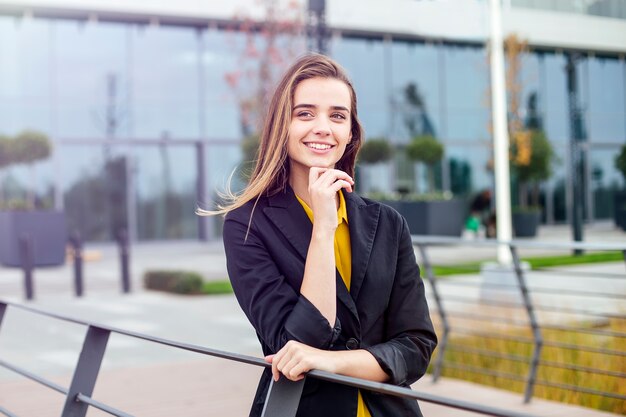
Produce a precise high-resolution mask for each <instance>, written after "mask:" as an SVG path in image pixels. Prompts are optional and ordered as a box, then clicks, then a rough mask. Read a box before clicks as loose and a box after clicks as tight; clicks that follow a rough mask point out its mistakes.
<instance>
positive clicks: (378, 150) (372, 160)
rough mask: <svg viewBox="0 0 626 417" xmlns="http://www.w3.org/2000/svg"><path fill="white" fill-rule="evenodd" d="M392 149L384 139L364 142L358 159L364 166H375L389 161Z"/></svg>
mask: <svg viewBox="0 0 626 417" xmlns="http://www.w3.org/2000/svg"><path fill="white" fill-rule="evenodd" d="M392 154H393V149H392V148H391V145H390V144H389V141H387V140H386V139H384V138H373V139H369V140H366V141H365V143H363V146H361V149H360V150H359V156H358V159H359V161H360V162H362V163H364V164H377V163H379V162H385V161H388V160H389V159H391V156H392Z"/></svg>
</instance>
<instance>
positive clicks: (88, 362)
mask: <svg viewBox="0 0 626 417" xmlns="http://www.w3.org/2000/svg"><path fill="white" fill-rule="evenodd" d="M110 333H111V332H110V331H109V330H104V329H101V328H99V327H94V326H89V328H88V329H87V335H86V336H85V341H84V342H83V349H82V350H81V352H80V356H79V357H78V363H77V365H76V369H75V370H74V377H73V378H72V384H71V385H70V388H69V390H68V392H67V398H66V399H65V406H64V407H63V412H62V413H61V417H85V416H86V415H87V408H88V407H89V406H88V405H87V404H85V403H83V402H80V401H78V400H77V397H78V394H79V393H80V394H83V395H86V396H88V397H91V395H92V394H93V389H94V387H95V386H96V379H97V378H98V372H100V365H101V364H102V358H103V357H104V352H105V350H106V346H107V342H108V340H109V334H110Z"/></svg>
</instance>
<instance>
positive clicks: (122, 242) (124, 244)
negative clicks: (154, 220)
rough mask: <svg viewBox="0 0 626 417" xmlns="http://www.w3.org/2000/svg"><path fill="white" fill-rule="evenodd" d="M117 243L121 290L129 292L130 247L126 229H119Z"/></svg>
mask: <svg viewBox="0 0 626 417" xmlns="http://www.w3.org/2000/svg"><path fill="white" fill-rule="evenodd" d="M118 244H119V246H120V265H121V267H122V292H123V293H125V294H127V293H129V292H130V271H129V264H130V248H129V246H128V233H127V232H126V229H121V230H120V232H119V234H118Z"/></svg>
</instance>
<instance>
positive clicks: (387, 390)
mask: <svg viewBox="0 0 626 417" xmlns="http://www.w3.org/2000/svg"><path fill="white" fill-rule="evenodd" d="M0 302H2V301H1V300H0ZM6 304H7V305H10V306H12V307H15V308H20V309H22V310H25V311H29V312H32V313H35V314H40V315H43V316H47V317H52V318H56V319H59V320H63V321H67V322H71V323H76V324H82V325H85V326H94V327H99V328H101V329H105V330H108V331H110V332H113V333H117V334H122V335H126V336H130V337H134V338H138V339H142V340H146V341H151V342H154V343H159V344H162V345H166V346H171V347H175V348H179V349H182V350H188V351H191V352H196V353H201V354H205V355H209V356H215V357H219V358H223V359H228V360H232V361H236V362H242V363H247V364H250V365H256V366H263V367H266V368H267V367H270V366H271V365H270V364H268V363H267V362H265V360H263V359H261V358H255V357H252V356H248V355H241V354H235V353H230V352H224V351H220V350H215V349H207V348H204V347H201V346H197V345H191V344H187V343H179V342H174V341H171V340H167V339H162V338H158V337H153V336H148V335H144V334H140V333H135V332H130V331H127V330H123V329H118V328H115V327H111V326H105V325H101V324H95V323H91V322H86V321H82V320H76V319H73V318H69V317H65V316H62V315H60V314H55V313H49V312H46V311H43V310H40V309H36V308H33V307H30V306H25V305H22V304H17V303H9V302H7V303H6ZM307 375H308V376H311V377H315V378H318V379H322V380H325V381H330V382H335V383H339V384H344V385H349V386H353V387H356V388H360V389H366V390H370V391H375V392H378V393H381V394H387V395H393V396H396V397H403V398H411V399H415V400H420V401H426V402H430V403H433V404H439V405H443V406H447V407H451V408H456V409H459V410H466V411H473V412H477V413H482V414H484V415H488V416H494V417H531V416H530V415H528V414H524V413H516V412H511V411H507V410H500V409H497V408H493V407H487V406H483V405H479V404H473V403H469V402H466V401H458V400H453V399H450V398H446V397H441V396H438V395H432V394H427V393H423V392H418V391H414V390H412V389H410V388H404V387H399V386H396V385H391V384H384V383H380V382H373V381H366V380H363V379H359V378H352V377H347V376H343V375H337V374H332V373H329V372H324V371H318V370H313V371H311V372H309V373H308V374H307ZM92 401H93V400H92Z"/></svg>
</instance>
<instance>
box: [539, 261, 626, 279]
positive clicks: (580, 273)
mask: <svg viewBox="0 0 626 417" xmlns="http://www.w3.org/2000/svg"><path fill="white" fill-rule="evenodd" d="M607 262H616V263H624V261H607ZM583 265H585V264H572V266H583ZM532 272H533V273H536V274H541V275H547V274H567V276H568V277H572V276H574V277H575V276H579V277H582V278H602V279H624V274H615V273H611V272H600V271H593V275H590V273H589V272H588V271H576V270H575V269H560V268H553V267H549V268H545V267H533V268H532Z"/></svg>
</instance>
